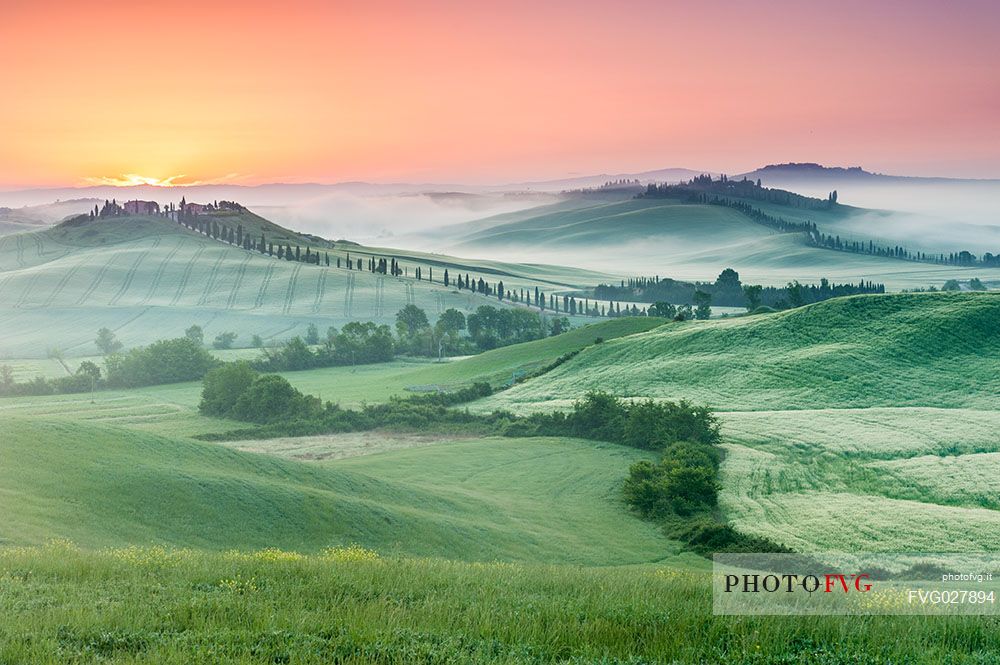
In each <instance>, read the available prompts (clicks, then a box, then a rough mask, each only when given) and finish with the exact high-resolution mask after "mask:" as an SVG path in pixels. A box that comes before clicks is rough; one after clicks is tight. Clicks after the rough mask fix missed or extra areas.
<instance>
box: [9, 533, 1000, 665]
mask: <svg viewBox="0 0 1000 665" xmlns="http://www.w3.org/2000/svg"><path fill="white" fill-rule="evenodd" d="M0 589H2V592H0V610H2V612H0V617H2V618H0V660H2V661H4V662H12V663H14V662H32V663H65V662H106V661H114V662H129V663H140V662H141V663H178V664H179V663H185V664H187V663H218V662H243V663H249V662H255V663H256V662H268V663H282V662H286V663H343V664H345V665H346V664H361V663H385V664H411V663H427V664H429V665H430V664H433V665H437V664H446V663H484V664H499V663H509V664H523V665H529V664H530V665H535V664H541V663H573V664H576V665H625V664H629V665H644V664H647V663H649V664H651V663H675V662H685V663H735V664H741V665H751V664H754V665H758V664H761V663H801V664H803V665H830V664H835V663H851V664H853V665H874V664H876V663H882V664H884V663H951V664H954V665H958V664H970V665H971V664H977V665H984V664H987V663H995V662H996V653H997V652H998V651H1000V637H998V635H1000V633H998V632H997V631H996V621H995V619H984V618H981V617H967V618H943V617H930V618H927V617H725V616H713V615H712V613H711V591H710V586H709V583H708V580H707V576H705V575H703V574H699V573H697V572H685V571H678V570H677V569H676V568H656V567H651V568H648V569H634V568H633V569H600V570H596V569H593V568H578V567H569V566H543V565H537V564H536V565H522V564H509V563H459V562H446V561H433V560H415V559H405V558H396V557H385V556H381V557H375V556H373V554H372V553H369V552H365V551H359V550H343V549H340V550H332V551H329V552H327V553H326V554H325V555H315V556H302V555H296V554H294V553H290V552H282V551H278V550H270V551H263V552H242V553H241V552H229V553H206V552H195V551H171V550H157V549H139V548H127V549H110V550H105V551H102V552H97V553H93V552H85V551H79V550H76V549H74V548H73V547H70V546H67V545H63V544H53V545H50V546H48V547H45V548H41V549H21V548H15V549H7V550H0Z"/></svg>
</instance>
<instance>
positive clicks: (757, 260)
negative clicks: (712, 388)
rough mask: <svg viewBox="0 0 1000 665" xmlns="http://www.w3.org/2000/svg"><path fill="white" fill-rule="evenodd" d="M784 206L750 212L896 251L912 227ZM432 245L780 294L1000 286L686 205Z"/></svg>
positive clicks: (575, 215) (603, 204)
mask: <svg viewBox="0 0 1000 665" xmlns="http://www.w3.org/2000/svg"><path fill="white" fill-rule="evenodd" d="M792 196H793V198H794V196H795V195H792ZM727 197H728V198H733V199H734V200H741V199H739V197H729V196H728V195H727ZM798 198H800V199H801V198H802V197H798ZM779 201H780V197H779V198H778V199H777V200H775V201H766V200H764V201H761V200H756V199H748V200H746V203H747V205H748V206H750V207H752V208H753V209H755V210H759V211H761V212H763V213H765V214H767V215H770V216H772V217H776V218H781V219H784V220H787V221H789V222H794V223H800V224H806V223H809V224H816V225H817V226H818V228H819V229H820V230H821V231H823V232H824V233H827V234H831V235H842V236H843V238H844V239H845V240H847V239H860V240H864V241H865V242H867V241H868V240H869V239H877V240H879V241H880V242H881V243H882V244H890V245H891V244H892V243H893V242H898V240H897V239H896V238H894V237H892V236H891V235H890V234H889V233H887V232H886V231H890V230H891V231H895V230H898V229H900V228H904V227H905V224H906V222H907V221H908V220H909V218H907V217H899V216H897V215H896V214H895V213H892V212H889V211H877V210H866V209H862V208H856V207H853V206H849V205H843V204H838V205H836V206H832V207H830V206H827V205H825V202H824V201H821V200H818V199H816V200H810V201H812V202H813V204H815V205H809V206H806V205H786V204H783V203H781V202H779ZM887 236H889V237H888V238H887ZM433 239H434V240H435V241H437V242H439V243H441V246H443V247H445V248H447V249H448V251H450V252H454V253H465V254H475V255H480V256H490V257H495V258H499V259H505V260H518V261H540V260H543V259H544V260H546V261H549V262H555V263H560V264H564V265H579V266H588V267H590V268H592V269H597V270H604V271H607V272H616V273H619V274H625V275H647V276H653V275H661V276H669V277H673V278H675V279H684V280H714V279H715V277H716V276H717V275H718V274H719V272H721V271H722V270H723V269H724V268H727V267H732V268H735V269H736V270H737V271H739V272H740V273H741V274H742V275H744V278H745V280H744V281H750V282H759V283H765V284H773V285H784V284H785V283H787V282H789V281H792V280H800V281H812V282H818V281H819V280H820V279H821V278H823V277H826V278H828V279H830V280H833V281H837V282H856V281H857V280H858V279H861V278H863V279H866V280H872V281H875V282H882V283H885V284H887V285H888V287H889V288H890V289H893V290H894V289H900V288H910V287H926V286H928V285H932V284H934V285H937V286H940V285H941V284H943V283H944V281H945V280H947V279H949V278H951V277H958V278H962V279H969V278H971V277H975V276H979V277H980V278H981V279H987V280H996V281H998V283H1000V269H997V268H990V269H982V270H978V269H977V270H972V269H958V268H952V267H948V266H937V265H931V264H919V263H913V262H905V261H898V260H895V259H888V258H881V257H877V256H867V255H859V254H850V253H847V252H835V251H830V250H827V249H822V248H818V247H813V246H809V245H808V244H807V243H806V242H805V238H804V235H803V234H801V233H779V232H778V231H776V230H775V229H774V228H771V227H768V226H765V225H762V224H759V223H756V222H755V221H754V219H751V218H750V217H749V216H747V215H746V214H744V213H743V212H741V211H739V210H736V209H733V208H729V207H725V206H719V205H711V204H704V203H697V202H691V201H689V200H687V199H680V198H641V199H624V200H610V201H601V200H587V199H586V198H580V199H571V200H568V201H565V202H562V203H559V204H554V205H549V206H540V207H538V208H533V209H531V210H525V211H519V212H517V213H512V214H509V215H499V216H495V217H490V218H485V219H480V220H475V221H473V222H470V223H468V224H465V225H454V226H450V227H446V228H445V229H442V230H441V232H439V233H438V235H436V236H434V238H433ZM953 242H954V241H953ZM907 244H909V243H907ZM931 244H932V245H933V243H931ZM939 247H940V248H941V251H946V250H954V249H959V248H955V247H949V246H947V245H936V246H932V247H931V250H932V251H936V250H937V248H939ZM917 249H924V248H923V247H921V246H917ZM998 249H1000V248H998ZM974 272H975V273H977V274H973V273H974Z"/></svg>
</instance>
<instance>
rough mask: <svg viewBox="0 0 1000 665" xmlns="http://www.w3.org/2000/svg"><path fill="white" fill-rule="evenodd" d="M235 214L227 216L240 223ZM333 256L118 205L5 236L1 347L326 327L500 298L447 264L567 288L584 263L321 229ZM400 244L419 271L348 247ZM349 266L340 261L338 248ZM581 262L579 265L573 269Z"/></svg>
mask: <svg viewBox="0 0 1000 665" xmlns="http://www.w3.org/2000/svg"><path fill="white" fill-rule="evenodd" d="M236 219H238V220H242V222H245V223H246V226H245V229H246V230H247V233H248V234H252V235H253V237H255V238H256V237H258V236H259V233H261V232H263V233H264V234H265V236H266V238H268V239H269V240H268V242H276V243H277V242H280V243H285V242H288V243H290V244H292V245H295V244H298V243H302V244H303V251H304V246H305V243H306V242H308V241H309V240H308V239H307V238H305V237H303V236H299V235H297V234H294V232H291V231H288V230H287V229H282V228H281V227H278V226H276V225H274V224H271V223H270V222H268V221H267V220H264V219H263V218H259V217H257V216H255V215H252V213H242V214H240V215H239V217H238V218H236ZM233 221H235V220H234V219H230V221H229V222H228V223H229V224H232V223H233ZM313 246H314V247H323V249H322V251H323V252H325V253H327V254H329V255H330V260H331V264H332V265H331V267H329V268H327V267H325V266H318V265H312V264H304V263H298V262H294V261H284V260H280V259H277V258H273V257H269V256H267V255H264V254H260V253H259V252H253V251H245V250H243V249H242V248H238V247H234V246H231V245H228V244H225V243H222V242H219V241H217V240H213V239H211V238H208V237H206V236H204V235H201V234H198V233H195V232H193V231H190V230H188V229H186V228H184V227H181V226H179V225H177V224H175V223H172V222H170V221H169V220H166V219H164V218H160V217H120V218H112V219H99V220H86V219H84V220H82V221H78V222H69V223H66V224H62V225H60V226H57V227H55V228H52V229H49V230H46V231H42V232H36V233H30V234H17V235H11V236H5V237H2V238H0V310H2V311H3V312H4V313H3V315H2V316H3V328H4V336H3V338H2V339H0V355H4V356H12V357H31V356H35V357H37V356H44V355H45V354H46V351H47V350H48V349H50V348H52V347H57V348H59V349H60V350H62V351H63V352H65V353H68V354H70V355H88V354H91V353H93V352H94V351H95V348H94V346H93V339H94V336H95V334H96V331H97V330H98V329H99V328H101V327H107V328H110V329H112V330H113V331H114V332H115V333H116V334H117V335H118V337H119V338H120V339H121V340H122V341H123V342H124V343H125V344H126V346H133V345H137V344H144V343H148V342H150V341H153V340H155V339H160V338H163V337H169V336H177V335H180V334H182V333H183V331H184V330H185V329H186V328H187V327H188V326H190V325H192V324H198V325H201V326H202V327H203V328H204V329H205V334H206V336H207V337H208V339H211V338H212V337H214V336H215V335H216V334H218V333H220V332H224V331H235V332H238V333H239V334H240V335H241V338H240V339H239V340H238V344H240V343H242V344H247V343H249V338H250V336H251V335H253V334H257V335H260V336H261V337H262V338H263V339H264V340H268V339H273V338H279V339H280V338H284V337H290V336H291V335H293V334H302V333H303V332H304V330H305V327H306V326H307V325H308V324H309V323H315V324H316V325H317V326H319V327H320V330H321V331H322V330H325V328H326V327H327V326H331V325H333V326H341V325H343V324H344V323H346V322H349V321H356V320H372V321H377V322H381V323H392V322H393V321H394V317H395V314H396V312H397V311H399V310H400V309H401V308H402V307H404V306H405V305H407V304H410V303H413V304H416V305H417V306H419V307H422V308H423V309H425V310H426V311H427V313H428V316H430V317H431V318H432V319H434V318H436V316H437V314H438V313H440V312H442V311H444V310H445V309H447V308H449V307H455V308H457V309H461V310H466V311H467V310H470V309H474V308H475V307H477V306H479V305H482V304H486V303H489V304H494V305H495V304H497V300H496V298H486V297H485V296H478V295H472V294H470V293H469V292H468V291H462V292H459V291H457V290H456V289H454V288H453V287H452V288H448V287H445V286H444V285H443V284H442V283H441V280H442V277H443V274H444V269H445V268H448V267H450V268H451V270H452V271H453V274H456V275H457V273H458V272H459V271H462V272H468V273H471V274H473V275H478V276H482V277H485V278H487V279H490V280H497V279H503V280H504V282H505V286H506V288H508V289H511V288H522V287H523V288H527V289H533V288H534V287H535V286H536V285H537V286H540V287H541V288H542V289H543V290H544V291H546V292H552V291H554V290H559V289H560V288H566V286H567V285H568V284H572V283H573V282H572V281H569V282H562V281H560V279H561V278H562V277H569V278H570V279H571V280H572V279H574V277H580V276H581V275H582V271H565V274H561V273H560V271H559V270H558V269H557V268H555V267H552V266H539V267H533V266H512V265H508V264H497V263H491V262H475V261H462V262H458V260H454V259H451V258H450V257H441V256H430V255H420V254H405V253H398V252H394V251H393V250H386V251H385V252H383V251H382V250H376V249H369V248H362V247H359V246H356V245H350V244H341V243H338V244H336V246H335V247H331V246H330V245H329V243H325V241H324V242H320V241H317V242H315V243H313ZM373 253H378V255H379V256H397V257H399V258H400V260H401V261H402V262H403V265H404V266H406V267H408V268H409V271H410V273H409V274H410V276H411V278H393V277H389V276H382V275H377V274H373V273H371V272H369V271H368V270H348V269H347V268H346V258H347V255H348V254H350V255H351V258H352V260H357V259H362V260H364V259H367V258H368V256H370V255H372V254H373ZM338 258H339V259H341V260H342V261H344V266H345V267H344V268H337V267H336V261H337V259H338ZM415 266H423V267H424V269H425V276H426V271H427V269H432V270H433V273H434V278H435V282H434V283H431V282H429V281H427V280H426V278H425V279H424V280H422V281H417V280H415V279H412V274H413V268H414V267H415ZM574 272H577V273H580V274H576V275H575V276H574Z"/></svg>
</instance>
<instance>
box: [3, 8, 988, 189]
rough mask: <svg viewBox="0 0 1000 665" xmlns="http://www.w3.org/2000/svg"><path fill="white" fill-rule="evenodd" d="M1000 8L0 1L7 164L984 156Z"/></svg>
mask: <svg viewBox="0 0 1000 665" xmlns="http://www.w3.org/2000/svg"><path fill="white" fill-rule="evenodd" d="M998 30H1000V3H995V2H987V1H980V0H965V1H958V2H950V3H941V2H931V1H927V0H909V1H898V2H887V1H882V2H880V1H867V2H856V1H853V0H846V1H842V2H835V3H834V2H802V1H801V0H799V1H794V2H793V1H788V2H786V1H784V0H775V1H767V0H759V1H757V2H743V3H734V2H716V1H714V0H699V1H698V2H690V0H685V1H684V2H672V1H664V0H661V1H656V2H654V1H648V2H647V1H645V0H642V1H640V0H616V1H614V2H610V1H608V0H602V1H600V2H596V1H591V0H577V1H575V2H543V1H538V0H536V1H534V2H522V1H520V0H507V1H505V2H502V3H486V2H470V1H465V2H461V1H455V2H452V1H449V0H422V1H421V2H383V1H380V0H369V1H363V2H340V1H337V0H327V1H325V2H309V1H302V0H283V1H282V2H257V1H255V0H241V1H239V2H229V1H225V0H224V1H220V2H188V1H187V0H175V1H172V2H170V3H136V2H120V1H118V0H104V1H103V2H100V3H89V2H79V1H77V2H67V1H59V0H52V1H47V0H0V62H2V63H3V65H2V66H0V186H2V187H5V188H12V187H36V186H64V185H86V184H91V183H119V182H120V183H132V182H141V181H147V182H164V183H172V184H191V183H195V182H231V183H240V184H259V183H265V182H339V181H349V180H365V181H372V182H443V183H448V182H454V183H473V184H474V183H501V182H510V181H523V180H529V179H548V178H564V177H570V176H574V175H586V174H591V173H604V172H606V173H620V172H638V171H643V170H650V169H657V168H666V167H687V168H692V169H703V170H711V171H718V172H727V173H740V172H743V171H749V170H751V169H753V168H756V167H758V166H761V165H763V164H767V163H778V162H789V161H810V162H819V163H823V164H828V165H842V166H854V165H862V166H864V167H865V168H867V169H869V170H873V171H879V172H884V173H900V174H907V175H945V176H957V177H993V178H997V177H1000V66H998V65H1000V39H997V37H996V35H997V33H998Z"/></svg>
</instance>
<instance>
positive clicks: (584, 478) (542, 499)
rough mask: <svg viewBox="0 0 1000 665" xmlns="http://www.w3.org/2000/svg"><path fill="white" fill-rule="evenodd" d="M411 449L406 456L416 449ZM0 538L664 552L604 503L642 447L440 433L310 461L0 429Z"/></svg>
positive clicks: (156, 439) (145, 437)
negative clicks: (425, 443) (396, 447)
mask: <svg viewBox="0 0 1000 665" xmlns="http://www.w3.org/2000/svg"><path fill="white" fill-rule="evenodd" d="M415 452H419V453H420V454H414V453H415ZM0 455H2V459H3V465H0V488H2V489H0V497H2V505H3V507H4V519H3V520H2V524H0V542H3V543H6V544H40V543H43V542H45V541H47V540H49V539H51V538H67V539H70V540H73V541H74V542H77V543H79V544H80V545H83V546H87V547H103V546H117V545H126V544H159V545H171V546H178V547H179V546H187V547H198V548H207V549H230V548H234V547H237V548H248V547H268V546H274V547H282V548H287V549H296V550H300V551H317V550H319V549H321V548H323V547H326V546H333V545H348V544H351V543H358V544H360V545H363V546H365V547H369V548H375V549H377V550H379V551H381V552H399V553H404V554H412V555H420V556H440V557H448V558H457V559H466V560H495V559H504V560H526V561H527V560H530V561H550V562H568V563H580V564H588V565H609V564H624V563H642V562H649V561H654V560H658V559H661V558H663V557H664V556H666V555H667V554H669V553H670V552H672V551H675V547H674V545H673V544H672V543H671V542H670V541H668V540H666V539H665V538H663V536H661V535H659V533H658V530H657V529H656V527H655V526H654V525H651V524H649V523H646V522H643V521H641V520H639V519H638V518H634V517H631V516H629V515H628V514H627V512H626V509H625V507H624V505H623V504H622V503H620V502H619V501H618V500H617V493H618V487H619V485H620V482H621V479H622V478H623V477H624V475H625V473H627V468H628V465H629V463H630V462H631V461H634V460H636V459H639V458H640V457H641V456H642V453H641V452H639V451H635V450H630V449H626V448H622V447H620V446H614V445H610V444H608V445H595V444H594V443H593V442H583V441H576V440H570V439H524V440H505V439H472V440H453V441H449V442H445V443H441V444H439V445H437V446H434V447H432V448H430V449H428V448H425V449H422V450H420V451H406V450H403V451H398V452H395V453H385V454H382V455H374V456H369V457H365V458H356V459H349V460H341V461H340V462H337V463H327V464H315V463H314V464H309V463H302V462H294V461H287V460H283V459H280V458H278V457H274V456H266V455H254V454H249V453H241V452H236V451H233V450H230V449H228V448H225V447H222V446H217V445H213V444H203V443H194V442H190V441H180V440H177V439H171V438H166V437H162V436H156V435H151V434H145V433H140V432H132V431H126V430H121V429H117V428H109V427H104V426H95V425H80V424H73V423H68V422H63V423H46V422H39V421H27V420H22V419H10V418H5V419H4V420H3V422H2V423H0Z"/></svg>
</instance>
